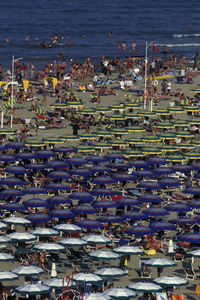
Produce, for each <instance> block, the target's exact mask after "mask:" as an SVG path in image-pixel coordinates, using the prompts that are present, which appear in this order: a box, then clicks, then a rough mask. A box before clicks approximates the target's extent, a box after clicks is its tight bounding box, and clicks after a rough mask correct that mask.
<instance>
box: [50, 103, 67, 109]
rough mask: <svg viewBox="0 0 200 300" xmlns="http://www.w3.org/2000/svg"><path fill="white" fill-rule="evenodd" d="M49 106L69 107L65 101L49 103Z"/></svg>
mask: <svg viewBox="0 0 200 300" xmlns="http://www.w3.org/2000/svg"><path fill="white" fill-rule="evenodd" d="M49 107H50V108H53V109H54V108H60V109H66V108H69V107H68V105H67V103H53V104H50V105H49Z"/></svg>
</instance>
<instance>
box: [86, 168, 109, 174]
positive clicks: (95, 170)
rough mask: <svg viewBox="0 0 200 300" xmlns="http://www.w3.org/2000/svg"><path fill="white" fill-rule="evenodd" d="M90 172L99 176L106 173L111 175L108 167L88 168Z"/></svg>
mask: <svg viewBox="0 0 200 300" xmlns="http://www.w3.org/2000/svg"><path fill="white" fill-rule="evenodd" d="M90 170H91V171H92V172H93V173H99V174H104V173H105V172H106V173H111V170H110V169H109V168H108V167H105V166H95V167H92V168H90Z"/></svg>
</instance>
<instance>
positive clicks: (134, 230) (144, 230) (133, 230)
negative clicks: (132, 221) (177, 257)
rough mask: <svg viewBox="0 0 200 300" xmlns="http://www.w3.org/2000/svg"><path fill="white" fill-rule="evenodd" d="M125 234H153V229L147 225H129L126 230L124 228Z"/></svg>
mask: <svg viewBox="0 0 200 300" xmlns="http://www.w3.org/2000/svg"><path fill="white" fill-rule="evenodd" d="M125 233H126V234H131V235H132V234H134V235H140V236H143V235H147V234H153V233H154V231H153V229H151V228H150V227H147V226H133V227H129V228H128V229H127V230H125Z"/></svg>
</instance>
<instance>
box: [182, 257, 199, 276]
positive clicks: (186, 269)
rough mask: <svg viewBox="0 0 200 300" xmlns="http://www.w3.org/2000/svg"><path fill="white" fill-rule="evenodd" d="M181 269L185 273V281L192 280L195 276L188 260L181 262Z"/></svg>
mask: <svg viewBox="0 0 200 300" xmlns="http://www.w3.org/2000/svg"><path fill="white" fill-rule="evenodd" d="M182 267H183V270H184V272H185V279H188V280H194V279H195V277H196V274H195V272H194V269H193V265H192V262H191V261H189V260H188V261H186V260H183V261H182Z"/></svg>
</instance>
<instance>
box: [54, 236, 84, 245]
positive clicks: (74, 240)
mask: <svg viewBox="0 0 200 300" xmlns="http://www.w3.org/2000/svg"><path fill="white" fill-rule="evenodd" d="M59 243H60V244H62V245H63V246H65V247H66V246H68V247H72V246H73V247H74V246H78V247H81V246H86V245H87V242H86V241H83V240H82V239H78V238H69V239H63V240H61V241H60V242H59Z"/></svg>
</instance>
